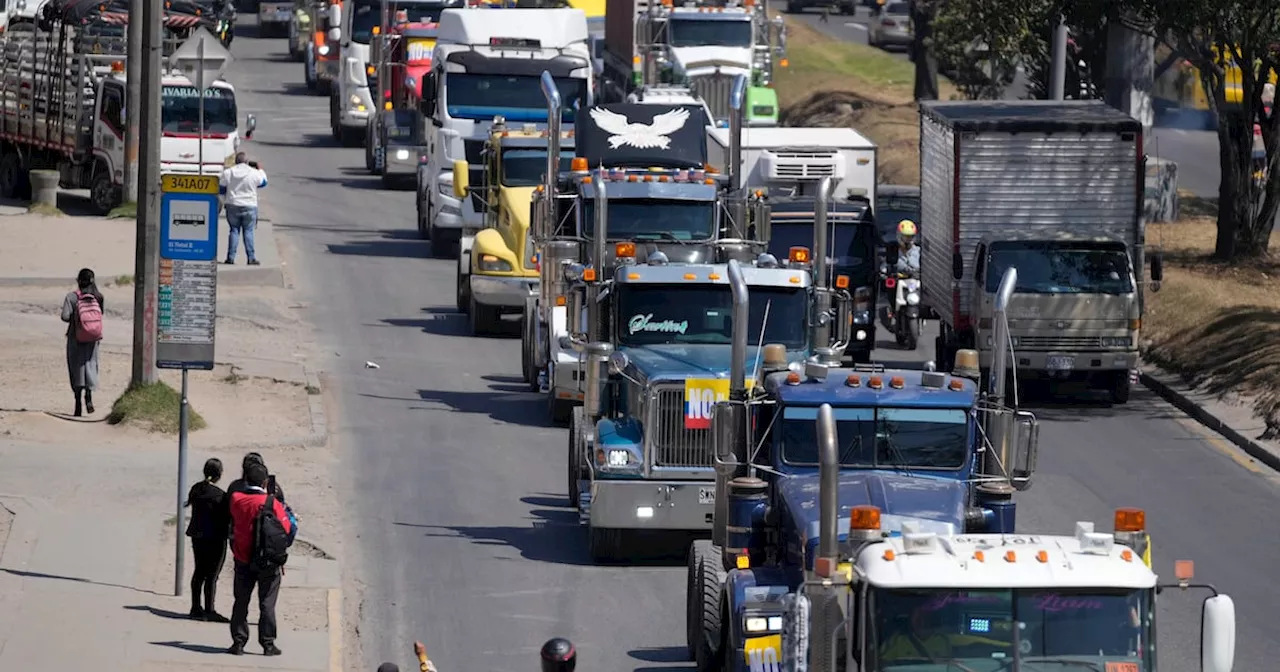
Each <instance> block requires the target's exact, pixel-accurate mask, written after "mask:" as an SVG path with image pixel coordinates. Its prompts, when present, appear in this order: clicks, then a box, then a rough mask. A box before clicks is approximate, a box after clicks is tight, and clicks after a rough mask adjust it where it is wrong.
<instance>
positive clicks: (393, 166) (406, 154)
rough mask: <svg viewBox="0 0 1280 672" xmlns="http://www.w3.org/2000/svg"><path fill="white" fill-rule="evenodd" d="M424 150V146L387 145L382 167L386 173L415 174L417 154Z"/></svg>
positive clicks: (416, 170) (416, 171)
mask: <svg viewBox="0 0 1280 672" xmlns="http://www.w3.org/2000/svg"><path fill="white" fill-rule="evenodd" d="M425 151H426V147H404V146H398V147H387V148H385V154H384V157H385V158H384V159H383V160H384V163H383V168H382V169H383V171H385V172H386V174H387V175H403V176H406V177H408V176H410V175H417V174H418V155H419V154H421V153H423V152H425Z"/></svg>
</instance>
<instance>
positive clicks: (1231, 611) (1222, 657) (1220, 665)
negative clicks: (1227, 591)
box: [1200, 594, 1236, 672]
mask: <svg viewBox="0 0 1280 672" xmlns="http://www.w3.org/2000/svg"><path fill="white" fill-rule="evenodd" d="M1235 658H1236V604H1235V602H1233V601H1232V600H1231V598H1230V597H1229V596H1227V595H1221V594H1219V595H1214V596H1213V597H1210V598H1208V599H1206V600H1205V601H1204V606H1203V607H1202V608H1201V611H1200V670H1201V672H1231V666H1232V664H1233V663H1235Z"/></svg>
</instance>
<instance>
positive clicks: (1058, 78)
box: [1049, 17, 1067, 100]
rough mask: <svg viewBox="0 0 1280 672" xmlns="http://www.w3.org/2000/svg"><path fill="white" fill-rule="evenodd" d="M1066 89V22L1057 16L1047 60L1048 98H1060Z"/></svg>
mask: <svg viewBox="0 0 1280 672" xmlns="http://www.w3.org/2000/svg"><path fill="white" fill-rule="evenodd" d="M1066 89H1067V22H1066V21H1065V20H1064V19H1063V18H1062V17H1058V25H1057V26H1056V27H1054V29H1053V54H1052V59H1051V60H1050V62H1049V98H1050V99H1052V100H1062V99H1064V98H1065V97H1066Z"/></svg>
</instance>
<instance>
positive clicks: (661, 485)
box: [582, 480, 716, 530]
mask: <svg viewBox="0 0 1280 672" xmlns="http://www.w3.org/2000/svg"><path fill="white" fill-rule="evenodd" d="M715 489H716V484H715V482H713V481H646V480H625V481H622V480H596V481H592V482H591V492H590V493H589V496H588V497H583V498H582V501H583V502H584V503H585V506H586V507H588V510H587V512H586V513H585V515H584V517H585V518H586V519H587V520H589V521H590V523H591V526H592V527H595V528H602V529H622V530H709V529H711V516H712V514H713V513H714V512H715V504H714V500H712V503H706V504H700V503H699V502H698V498H699V491H709V492H711V493H712V494H713V495H714V493H715Z"/></svg>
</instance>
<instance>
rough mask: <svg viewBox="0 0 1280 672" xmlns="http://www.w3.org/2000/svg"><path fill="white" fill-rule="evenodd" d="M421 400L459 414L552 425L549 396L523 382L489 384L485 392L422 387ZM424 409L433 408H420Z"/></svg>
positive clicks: (419, 394) (518, 422)
mask: <svg viewBox="0 0 1280 672" xmlns="http://www.w3.org/2000/svg"><path fill="white" fill-rule="evenodd" d="M418 397H419V399H418V400H419V401H425V402H429V403H436V404H443V405H444V406H447V407H448V408H449V409H451V410H453V411H454V412H457V413H472V414H477V415H487V416H489V417H490V418H492V419H494V420H497V421H498V422H507V423H511V424H516V425H525V426H527V427H550V426H552V425H551V423H550V418H548V417H547V400H546V397H545V396H544V395H542V394H539V393H537V392H530V391H529V389H528V388H527V387H525V386H523V385H493V384H491V385H489V389H488V390H486V391H483V392H458V391H456V390H418ZM419 408H421V409H422V410H433V409H430V408H429V407H419Z"/></svg>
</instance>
